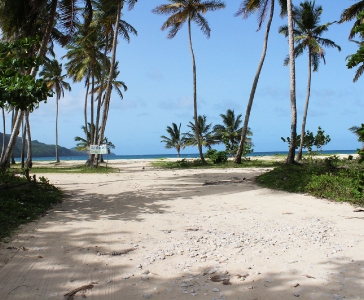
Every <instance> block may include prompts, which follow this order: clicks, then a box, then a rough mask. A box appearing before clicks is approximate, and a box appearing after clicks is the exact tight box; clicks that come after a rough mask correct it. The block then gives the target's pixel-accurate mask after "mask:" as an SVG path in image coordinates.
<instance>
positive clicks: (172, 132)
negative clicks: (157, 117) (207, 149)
mask: <svg viewBox="0 0 364 300" xmlns="http://www.w3.org/2000/svg"><path fill="white" fill-rule="evenodd" d="M167 132H168V134H169V137H167V136H165V135H162V136H161V138H162V140H161V143H166V146H165V147H166V148H167V149H171V148H174V149H176V150H177V154H178V158H180V152H181V149H184V148H186V139H185V137H184V135H183V134H182V133H181V123H180V124H179V126H177V125H176V123H172V127H171V126H167Z"/></svg>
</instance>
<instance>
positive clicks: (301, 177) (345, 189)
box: [257, 156, 364, 205]
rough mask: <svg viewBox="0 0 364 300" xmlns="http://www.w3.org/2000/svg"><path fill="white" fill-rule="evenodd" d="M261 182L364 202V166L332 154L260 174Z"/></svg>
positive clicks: (270, 185)
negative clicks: (322, 158) (324, 157)
mask: <svg viewBox="0 0 364 300" xmlns="http://www.w3.org/2000/svg"><path fill="white" fill-rule="evenodd" d="M257 182H258V183H260V184H261V185H263V186H266V187H269V188H273V189H279V190H284V191H287V192H295V193H308V194H311V195H313V196H316V197H321V198H326V199H331V200H335V201H348V202H350V203H353V204H357V205H364V168H363V166H362V165H361V164H360V163H359V162H358V160H348V159H345V160H340V159H339V158H338V157H337V156H332V157H329V158H326V159H324V160H321V159H315V160H306V161H304V162H303V163H302V164H300V165H286V164H285V165H281V166H279V167H276V168H275V169H273V170H272V171H270V172H267V173H265V174H262V175H260V176H258V178H257Z"/></svg>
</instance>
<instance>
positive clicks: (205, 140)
mask: <svg viewBox="0 0 364 300" xmlns="http://www.w3.org/2000/svg"><path fill="white" fill-rule="evenodd" d="M197 126H198V128H197V130H196V128H195V123H194V122H193V123H192V122H190V123H189V125H187V127H189V128H191V131H192V132H187V133H185V138H186V144H187V146H197V145H201V146H204V147H206V148H208V149H211V145H214V144H218V143H219V141H217V140H216V138H215V135H214V132H213V130H212V123H210V124H207V122H206V116H205V115H203V116H198V118H197ZM196 132H198V133H199V135H198V136H199V138H197V137H196Z"/></svg>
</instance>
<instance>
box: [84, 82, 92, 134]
mask: <svg viewBox="0 0 364 300" xmlns="http://www.w3.org/2000/svg"><path fill="white" fill-rule="evenodd" d="M86 81H87V82H86V95H85V105H84V108H83V116H84V119H85V135H86V141H87V136H88V133H87V98H88V90H89V87H90V83H89V80H88V78H87V79H86Z"/></svg>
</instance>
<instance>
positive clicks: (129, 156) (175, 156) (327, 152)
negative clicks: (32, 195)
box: [15, 150, 356, 161]
mask: <svg viewBox="0 0 364 300" xmlns="http://www.w3.org/2000/svg"><path fill="white" fill-rule="evenodd" d="M303 153H306V152H305V151H303ZM355 153H356V150H323V151H322V154H331V155H335V154H355ZM274 155H287V151H269V152H253V153H250V154H249V155H248V157H254V156H274ZM198 157H199V154H198V153H194V154H181V159H182V158H198ZM158 158H177V154H145V155H105V156H104V159H105V160H114V159H158ZM59 159H60V160H84V161H86V160H87V159H88V156H61V157H60V158H59ZM53 160H56V159H55V157H33V161H53ZM15 161H20V158H15Z"/></svg>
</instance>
